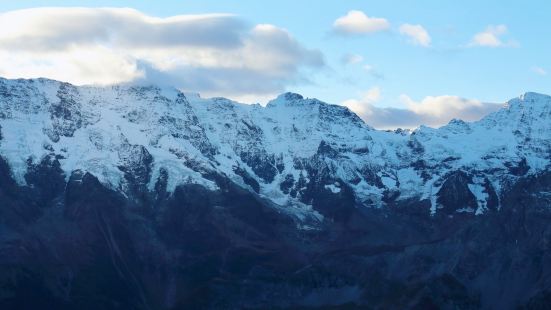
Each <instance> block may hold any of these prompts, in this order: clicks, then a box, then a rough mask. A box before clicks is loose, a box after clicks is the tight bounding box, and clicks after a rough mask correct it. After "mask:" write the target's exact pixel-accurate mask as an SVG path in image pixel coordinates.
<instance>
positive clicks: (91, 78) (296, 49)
mask: <svg viewBox="0 0 551 310" xmlns="http://www.w3.org/2000/svg"><path fill="white" fill-rule="evenodd" d="M323 65H324V60H323V55H322V53H321V52H320V51H318V50H313V49H308V48H306V47H304V46H303V45H302V44H301V43H300V42H298V41H297V40H296V39H295V38H294V37H293V36H292V35H291V34H290V33H289V32H288V31H286V30H285V29H282V28H279V27H276V26H274V25H267V24H260V25H255V26H252V27H250V26H248V24H247V22H246V21H245V20H242V19H241V18H238V17H236V16H234V15H230V14H204V15H177V16H172V17H167V18H159V17H155V16H149V15H146V14H144V13H142V12H140V11H137V10H133V9H118V8H35V9H26V10H18V11H10V12H6V13H2V14H0V73H1V74H2V75H4V76H6V77H38V76H43V77H49V78H54V79H59V80H64V81H69V82H73V83H76V84H110V83H117V82H127V81H133V80H137V79H146V80H152V81H155V82H159V81H161V82H167V83H171V84H173V85H174V86H176V87H180V88H182V89H186V90H188V89H189V90H193V91H198V92H202V93H206V95H225V96H230V97H231V96H241V95H255V94H256V95H259V96H265V95H268V94H275V93H278V92H281V91H283V90H284V88H285V87H286V86H287V85H289V84H292V83H296V82H298V81H301V80H304V79H306V76H307V75H306V74H305V72H306V71H308V70H312V69H316V68H320V67H322V66H323Z"/></svg>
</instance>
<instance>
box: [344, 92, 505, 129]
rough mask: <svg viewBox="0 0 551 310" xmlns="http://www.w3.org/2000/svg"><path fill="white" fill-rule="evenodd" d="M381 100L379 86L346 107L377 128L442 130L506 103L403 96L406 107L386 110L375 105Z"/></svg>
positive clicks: (485, 113) (456, 98) (401, 98)
mask: <svg viewBox="0 0 551 310" xmlns="http://www.w3.org/2000/svg"><path fill="white" fill-rule="evenodd" d="M380 98H381V90H380V89H379V88H378V87H375V88H372V89H370V90H369V91H367V92H366V93H365V94H364V96H363V97H362V98H360V99H349V100H346V101H344V102H343V103H342V105H344V106H346V107H348V108H349V109H350V110H352V111H354V112H355V113H356V114H358V115H359V116H360V117H361V118H362V119H363V120H364V121H365V122H366V123H367V124H369V125H370V126H373V127H375V128H377V129H396V128H416V127H418V126H420V125H426V126H431V127H440V126H442V125H445V124H447V123H448V122H449V121H450V120H452V119H454V118H457V119H461V120H464V121H476V120H479V119H481V118H482V117H484V116H485V115H487V114H489V113H491V112H494V111H497V110H498V109H500V108H501V107H503V104H495V103H484V102H480V101H478V100H471V99H465V98H461V97H458V96H447V95H445V96H428V97H425V98H423V99H422V100H421V101H414V100H413V99H411V98H410V97H408V96H406V95H401V96H400V101H401V102H402V104H403V105H404V106H405V108H382V107H377V106H376V105H375V103H376V102H377V101H379V99H380Z"/></svg>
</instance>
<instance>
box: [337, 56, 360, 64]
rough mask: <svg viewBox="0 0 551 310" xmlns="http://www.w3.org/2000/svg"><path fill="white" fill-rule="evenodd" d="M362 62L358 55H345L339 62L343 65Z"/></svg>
mask: <svg viewBox="0 0 551 310" xmlns="http://www.w3.org/2000/svg"><path fill="white" fill-rule="evenodd" d="M363 61H364V58H363V56H362V55H358V54H346V55H344V56H343V57H342V59H341V62H342V63H343V64H345V65H355V64H359V63H361V62H363Z"/></svg>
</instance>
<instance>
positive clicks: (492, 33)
mask: <svg viewBox="0 0 551 310" xmlns="http://www.w3.org/2000/svg"><path fill="white" fill-rule="evenodd" d="M506 33H507V26H505V25H497V26H494V25H489V26H488V27H486V29H485V30H484V31H482V32H479V33H477V34H475V35H474V36H473V38H472V39H471V41H470V42H469V44H468V46H469V47H474V46H482V47H518V46H519V43H518V42H517V41H514V40H508V41H503V38H502V37H503V36H504V35H505V34H506Z"/></svg>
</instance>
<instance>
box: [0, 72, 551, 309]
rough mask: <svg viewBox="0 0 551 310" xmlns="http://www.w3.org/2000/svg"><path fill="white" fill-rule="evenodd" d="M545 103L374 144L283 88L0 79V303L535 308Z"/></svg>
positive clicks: (543, 234)
mask: <svg viewBox="0 0 551 310" xmlns="http://www.w3.org/2000/svg"><path fill="white" fill-rule="evenodd" d="M550 160H551V97H548V96H545V95H539V94H534V93H527V94H525V95H523V96H521V97H519V98H517V99H513V100H511V101H509V102H508V103H507V105H506V106H505V107H504V108H503V109H502V110H500V111H498V112H495V113H493V114H491V115H488V116H487V117H485V118H484V119H482V120H480V121H478V122H474V123H465V122H463V121H459V120H453V121H451V122H450V123H449V124H448V125H446V126H444V127H441V128H439V129H432V128H428V127H423V126H422V127H420V128H419V129H416V130H414V131H412V132H409V131H396V132H385V131H377V130H374V129H373V128H371V127H369V126H368V125H366V124H365V123H363V121H362V120H361V119H359V118H358V117H357V116H356V115H355V114H354V113H352V112H350V111H349V110H348V109H346V108H344V107H341V106H336V105H330V104H326V103H323V102H321V101H319V100H316V99H307V98H306V99H305V98H303V97H302V96H300V95H298V94H292V93H286V94H283V95H281V96H279V97H278V98H276V99H275V100H273V101H271V102H270V103H268V105H267V106H266V107H262V106H259V105H242V104H239V103H236V102H232V101H230V100H227V99H223V98H212V99H201V98H200V97H198V96H193V95H187V96H186V94H184V93H181V92H179V91H177V90H174V89H168V88H160V87H156V86H112V87H76V86H73V85H70V84H67V83H61V82H56V81H52V80H46V79H37V80H5V79H0V231H1V233H0V308H2V309H11V308H18V309H26V308H28V309H36V308H54V309H75V308H79V309H80V308H84V309H98V308H100V309H220V308H223V309H242V308H270V307H275V308H278V307H279V308H301V307H302V308H318V307H339V306H340V307H348V308H354V307H359V308H365V307H368V308H369V307H372V308H395V309H403V308H419V309H426V308H444V309H452V308H453V309H477V308H486V309H508V308H511V309H512V308H517V307H525V308H528V309H530V308H532V309H540V308H545V307H546V306H548V305H549V304H550V303H551V297H550V296H551V270H549V268H548V266H551V258H550V244H551V243H550V240H551V228H550V227H551V226H550V225H548V223H549V220H550V219H551V206H550V205H551V194H550V193H551V173H550V172H549V171H550V169H549V165H550Z"/></svg>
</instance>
